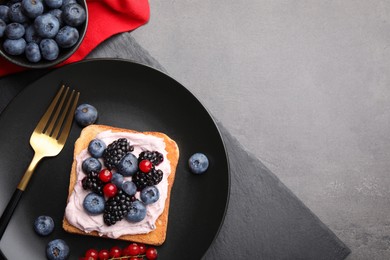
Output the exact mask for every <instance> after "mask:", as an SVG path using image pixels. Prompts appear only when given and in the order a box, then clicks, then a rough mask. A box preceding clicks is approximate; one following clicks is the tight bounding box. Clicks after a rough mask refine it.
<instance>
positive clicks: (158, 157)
mask: <svg viewBox="0 0 390 260" xmlns="http://www.w3.org/2000/svg"><path fill="white" fill-rule="evenodd" d="M145 159H146V160H149V161H150V162H151V163H153V165H154V166H157V165H159V164H160V163H162V161H164V156H163V155H162V154H161V153H159V152H157V151H153V152H151V151H143V152H141V153H140V154H139V156H138V160H139V161H142V160H145Z"/></svg>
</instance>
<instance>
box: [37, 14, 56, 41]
mask: <svg viewBox="0 0 390 260" xmlns="http://www.w3.org/2000/svg"><path fill="white" fill-rule="evenodd" d="M34 26H35V30H36V31H37V33H38V34H39V35H40V36H41V37H43V38H53V37H55V36H56V34H57V33H58V30H59V29H60V22H59V21H58V19H57V18H56V17H55V16H54V15H52V14H50V13H46V14H42V15H40V16H38V17H37V18H35V20H34Z"/></svg>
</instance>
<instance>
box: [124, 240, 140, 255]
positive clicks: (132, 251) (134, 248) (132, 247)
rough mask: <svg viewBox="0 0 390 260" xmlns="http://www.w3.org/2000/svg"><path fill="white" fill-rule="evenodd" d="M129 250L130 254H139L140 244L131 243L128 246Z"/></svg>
mask: <svg viewBox="0 0 390 260" xmlns="http://www.w3.org/2000/svg"><path fill="white" fill-rule="evenodd" d="M127 250H128V252H129V255H130V256H136V255H139V253H140V252H139V251H140V250H139V246H138V245H137V243H132V244H130V245H129V246H128V247H127Z"/></svg>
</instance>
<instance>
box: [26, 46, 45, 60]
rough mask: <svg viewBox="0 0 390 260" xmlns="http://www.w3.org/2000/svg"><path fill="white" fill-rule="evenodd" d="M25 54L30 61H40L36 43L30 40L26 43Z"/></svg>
mask: <svg viewBox="0 0 390 260" xmlns="http://www.w3.org/2000/svg"><path fill="white" fill-rule="evenodd" d="M25 54H26V58H27V59H28V60H29V61H30V62H34V63H36V62H38V61H40V60H41V57H42V56H41V52H40V50H39V46H38V44H36V43H34V42H30V43H28V44H27V46H26V50H25Z"/></svg>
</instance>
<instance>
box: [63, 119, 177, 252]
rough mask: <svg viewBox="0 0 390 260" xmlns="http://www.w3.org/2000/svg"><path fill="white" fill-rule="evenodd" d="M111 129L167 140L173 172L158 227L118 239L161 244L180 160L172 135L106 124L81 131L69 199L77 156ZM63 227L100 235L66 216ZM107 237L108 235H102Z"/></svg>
mask: <svg viewBox="0 0 390 260" xmlns="http://www.w3.org/2000/svg"><path fill="white" fill-rule="evenodd" d="M107 130H111V131H112V132H128V133H142V134H146V135H153V136H155V137H160V138H163V140H164V142H165V145H166V147H165V149H166V151H167V158H168V160H169V162H170V166H171V173H170V174H169V176H168V190H167V192H168V193H167V199H166V200H165V207H164V211H163V212H162V214H161V215H160V216H159V217H158V218H157V220H156V229H155V230H153V231H151V232H150V233H147V234H138V235H123V236H120V237H119V238H117V239H120V240H125V241H132V242H137V243H144V244H149V245H156V246H158V245H161V244H163V243H164V241H165V238H166V234H167V227H168V215H169V205H170V198H171V190H172V187H173V183H174V181H175V175H176V167H177V163H178V160H179V148H178V146H177V144H176V142H175V141H174V140H172V139H171V138H170V137H168V136H167V135H166V134H164V133H160V132H138V131H135V130H130V129H123V128H117V127H112V126H106V125H90V126H87V127H85V128H83V130H82V131H81V134H80V137H79V138H78V139H77V140H76V142H75V145H74V154H73V163H72V168H71V173H70V182H69V194H68V200H67V201H69V197H70V195H71V194H72V192H73V189H74V186H75V184H76V180H77V172H76V163H77V162H76V156H77V155H78V154H79V153H80V152H81V151H82V150H84V149H86V148H87V147H88V144H89V142H90V141H91V140H93V139H94V138H95V137H96V135H97V134H98V133H100V132H103V131H107ZM62 227H63V229H64V230H65V231H67V232H70V233H74V234H80V235H89V236H99V234H98V233H97V232H96V231H94V232H90V233H86V232H84V231H82V230H80V229H78V228H77V227H75V226H73V225H71V224H70V223H69V222H68V221H67V219H66V217H65V216H64V218H63V222H62ZM102 237H106V236H102Z"/></svg>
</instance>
